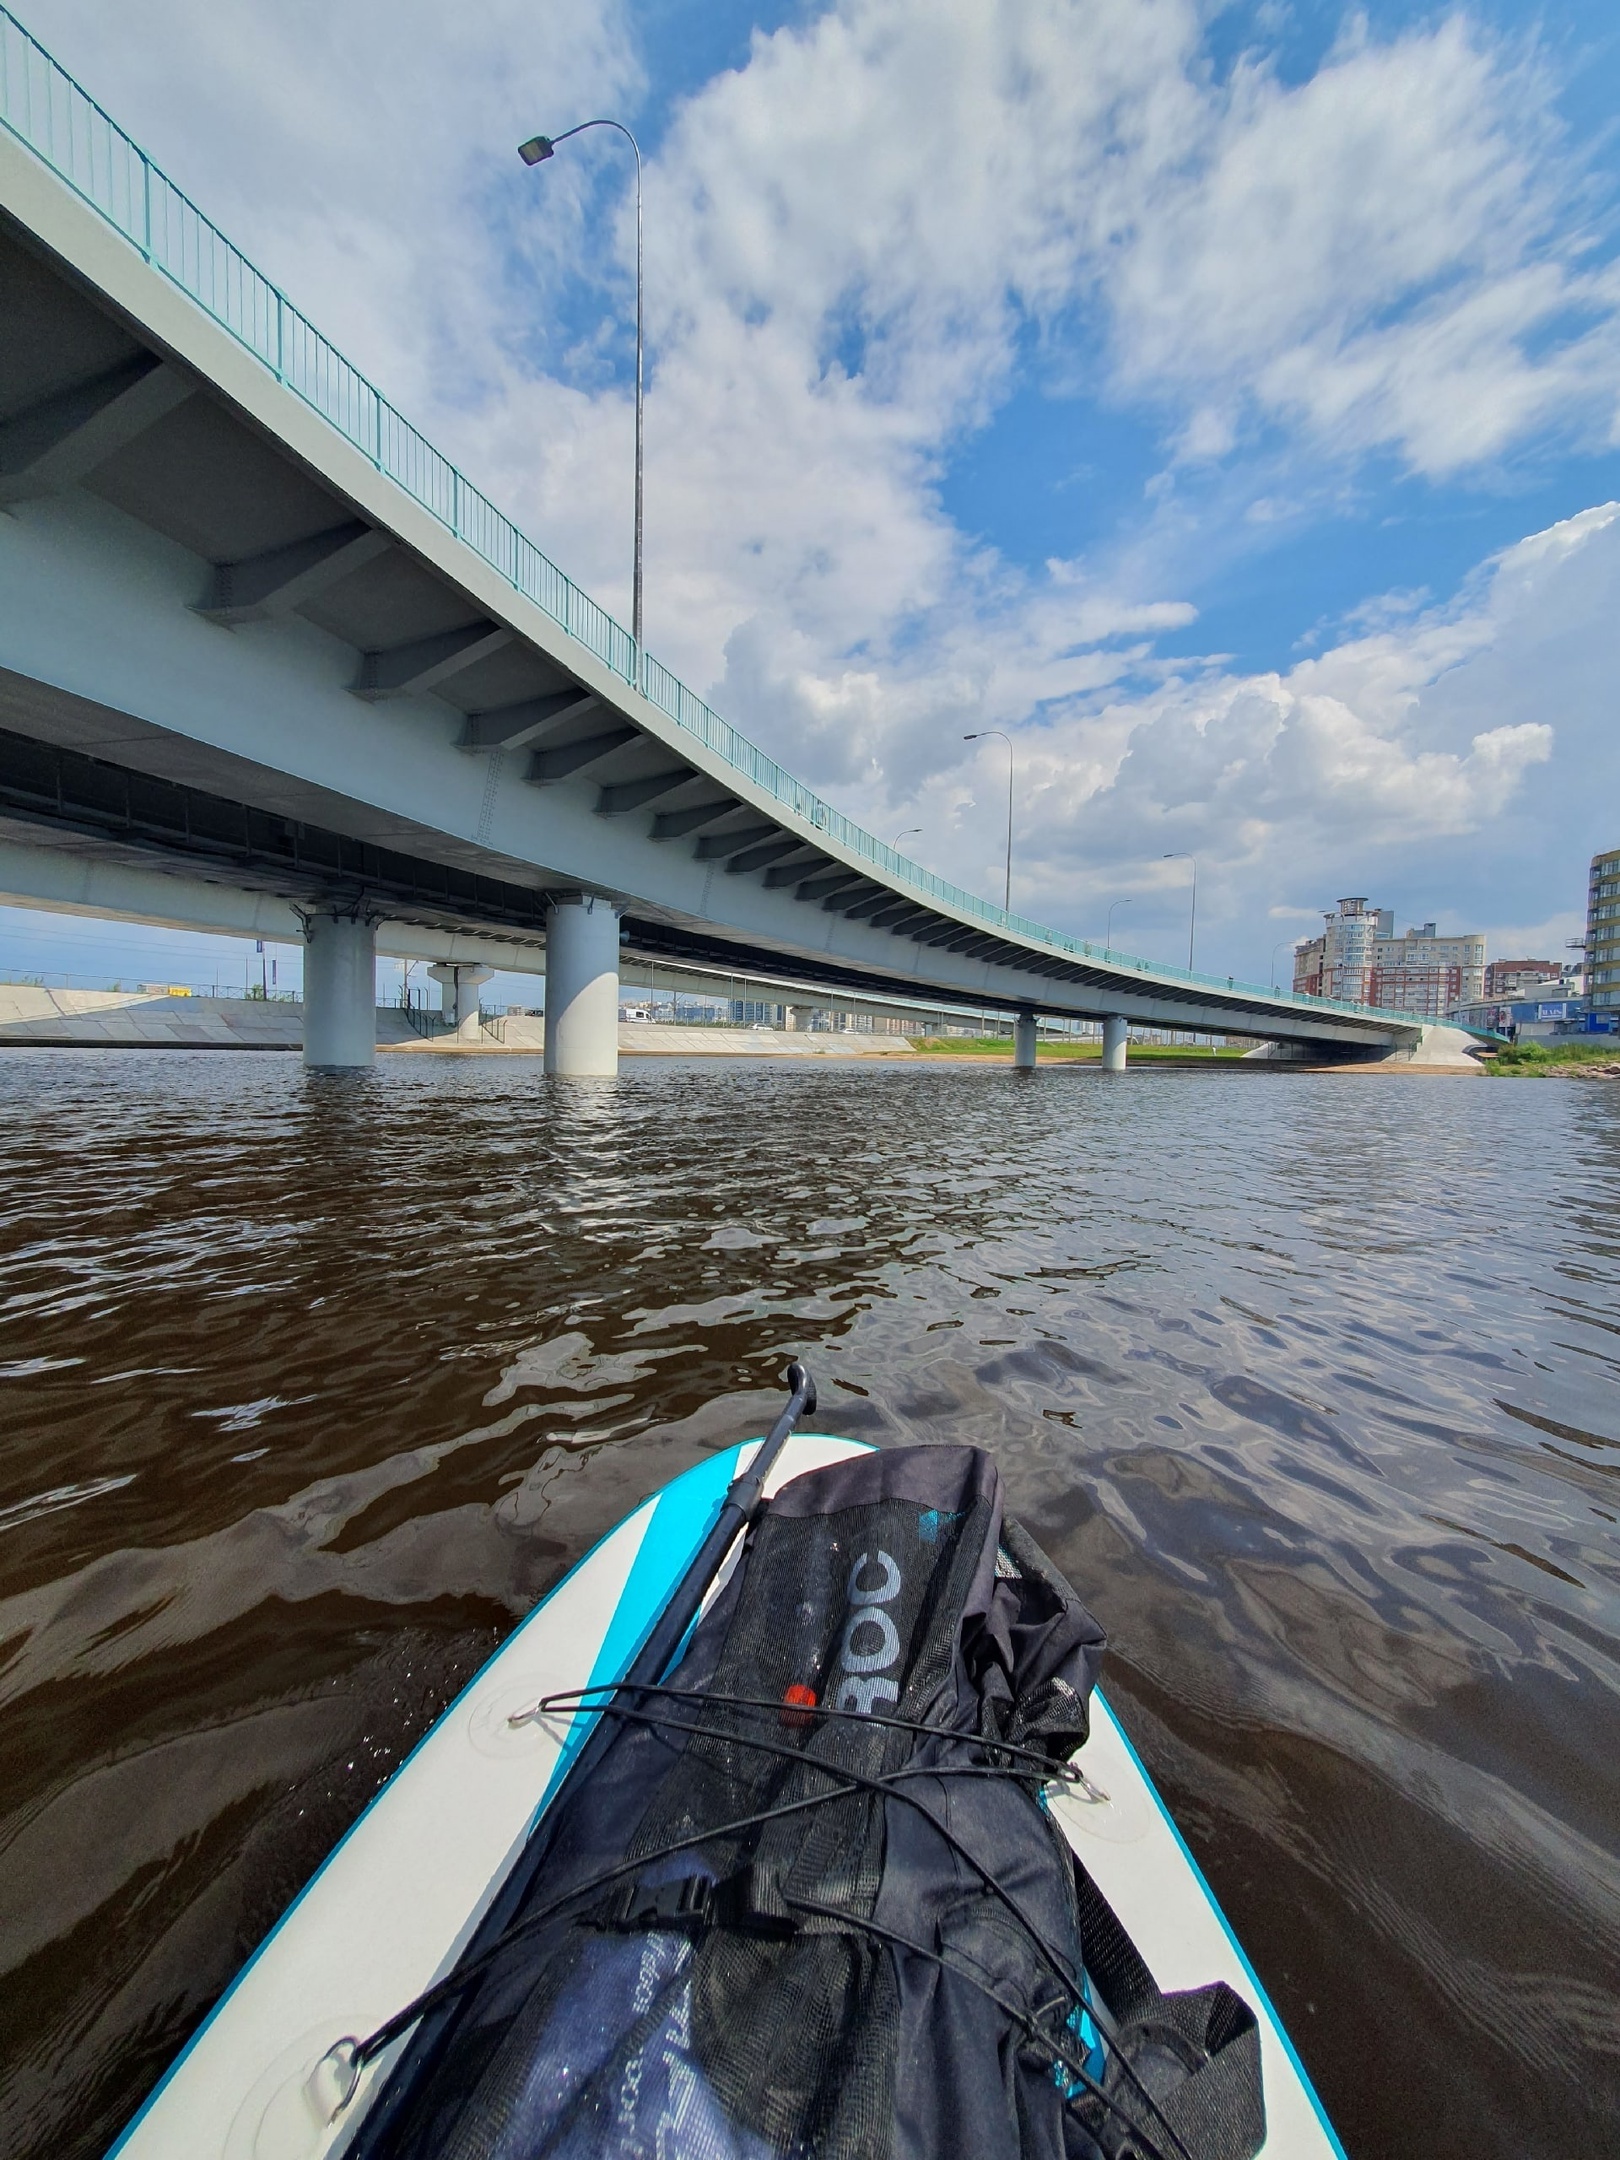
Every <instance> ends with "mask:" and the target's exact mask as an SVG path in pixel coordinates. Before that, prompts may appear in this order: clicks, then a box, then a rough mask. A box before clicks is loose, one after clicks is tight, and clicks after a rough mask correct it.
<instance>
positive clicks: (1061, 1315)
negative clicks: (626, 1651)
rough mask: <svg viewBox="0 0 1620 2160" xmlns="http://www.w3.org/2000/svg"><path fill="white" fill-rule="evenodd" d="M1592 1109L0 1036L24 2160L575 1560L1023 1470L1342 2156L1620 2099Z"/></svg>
mask: <svg viewBox="0 0 1620 2160" xmlns="http://www.w3.org/2000/svg"><path fill="white" fill-rule="evenodd" d="M1617 1203H1620V1090H1616V1089H1613V1088H1609V1087H1606V1086H1605V1085H1603V1084H1602V1083H1589V1084H1584V1085H1583V1084H1578V1083H1568V1084H1559V1083H1553V1082H1546V1083H1542V1084H1529V1083H1526V1084H1519V1085H1510V1084H1502V1083H1496V1084H1492V1083H1484V1082H1476V1081H1467V1080H1434V1079H1421V1078H1416V1077H1413V1076H1399V1077H1397V1076H1388V1075H1367V1074H1352V1075H1344V1076H1310V1075H1289V1074H1283V1073H1274V1074H1259V1073H1253V1072H1250V1073H1176V1072H1158V1073H1149V1072H1143V1073H1140V1074H1137V1075H1133V1076H1129V1077H1128V1078H1127V1079H1126V1080H1125V1081H1123V1082H1110V1081H1108V1080H1106V1079H1103V1078H1101V1077H1100V1076H1099V1075H1097V1074H1095V1073H1083V1072H1074V1071H1067V1072H1065V1071H1061V1070H1054V1071H1043V1072H1040V1073H1037V1074H1035V1075H1033V1076H1027V1075H1025V1076H1020V1075H1015V1074H1013V1073H1011V1072H1008V1071H1006V1070H996V1069H988V1068H977V1069H972V1070H957V1071H950V1070H946V1071H941V1070H939V1069H938V1068H937V1067H921V1068H919V1067H883V1068H879V1069H872V1068H868V1067H837V1066H829V1067H823V1068H818V1069H816V1070H814V1071H808V1072H807V1071H804V1070H802V1069H799V1068H797V1067H790V1066H780V1067H764V1068H762V1067H760V1066H757V1065H753V1064H750V1065H748V1066H741V1065H739V1066H738V1067H736V1068H732V1067H729V1066H727V1065H725V1064H717V1063H714V1062H709V1061H705V1062H703V1063H702V1064H700V1065H694V1066H684V1065H679V1064H674V1063H669V1064H665V1063H661V1062H656V1061H653V1062H646V1063H637V1064H635V1065H633V1066H630V1067H627V1069H626V1071H625V1073H624V1076H623V1077H622V1078H621V1079H620V1080H619V1081H617V1082H574V1083H566V1082H562V1083H558V1082H546V1081H544V1080H543V1079H542V1078H541V1077H540V1075H539V1074H538V1072H537V1071H536V1069H535V1068H534V1067H533V1066H532V1065H530V1064H529V1063H528V1062H527V1061H522V1062H518V1061H514V1062H512V1063H510V1064H508V1063H497V1062H495V1061H490V1062H488V1063H458V1064H455V1065H450V1064H448V1063H438V1062H435V1063H433V1064H432V1065H427V1064H426V1063H420V1064H419V1063H415V1062H406V1061H404V1060H396V1061H393V1062H391V1063H389V1064H388V1065H387V1066H386V1068H385V1069H383V1070H380V1071H379V1072H378V1073H377V1074H376V1075H375V1076H373V1077H371V1078H368V1079H362V1080H355V1081H348V1082H314V1083H311V1082H307V1081H306V1080H305V1079H304V1077H303V1075H302V1074H301V1073H300V1072H299V1070H298V1069H297V1068H296V1066H295V1065H294V1064H293V1062H292V1060H290V1059H288V1060H286V1061H283V1060H281V1059H271V1058H260V1057H252V1058H250V1057H242V1058H236V1057H230V1056H218V1057H209V1058H206V1059H204V1058H196V1059H190V1058H184V1057H180V1056H176V1055H174V1054H172V1053H170V1054H154V1055H150V1056H148V1055H143V1054H131V1055H115V1054H111V1053H105V1052H103V1053H99V1054H97V1053H91V1054H87V1055H83V1056H80V1055H77V1054H72V1053H52V1052H33V1053H28V1052H20V1053H17V1052H14V1053H8V1054H5V1055H3V1056H0V1321H3V1326H0V1422H3V1429H4V1433H5V1445H4V1449H3V1451H0V1700H3V1712H0V2036H3V2037H0V2047H4V2049H5V2051H6V2061H5V2075H4V2079H3V2091H0V2150H3V2151H4V2152H6V2153H7V2154H8V2155H15V2156H18V2160H21V2156H24V2155H27V2156H34V2155H38V2156H41V2160H43V2156H44V2155H47V2154H48V2155H51V2156H52V2160H56V2156H60V2155H70V2154H71V2155H78V2154H85V2155H90V2154H96V2153H99V2152H100V2151H101V2150H102V2149H103V2147H104V2145H105V2143H106V2142H107V2140H108V2138H109V2137H110V2135H111V2134H112V2132H113V2131H114V2130H115V2129H116V2127H117V2125H118V2124H119V2123H120V2122H121V2121H122V2120H123V2118H124V2117H125V2116H126V2115H127V2113H128V2112H129V2110H130V2109H131V2108H132V2106H133V2105H134V2104H135V2103H136V2101H137V2100H138V2099H139V2097H140V2096H141V2094H142V2093H143V2091H144V2090H145V2089H146V2087H147V2086H148V2085H149V2084H150V2082H151V2081H152V2080H153V2079H154V2078H155V2076H156V2075H157V2074H158V2073H159V2072H160V2070H161V2069H162V2066H163V2064H164V2063H165V2062H166V2061H167V2060H168V2059H169V2057H170V2056H171V2055H172V2053H173V2051H174V2049H175V2047H176V2045H177V2044H178V2042H179V2041H180V2040H181V2039H182V2038H183V2037H184V2035H185V2033H186V2031H187V2030H188V2029H189V2027H190V2026H191V2025H192V2024H193V2023H194V2022H195V2021H196V2019H197V2017H198V2016H199V2014H200V2013H201V2012H202V2011H203V2010H204V2009H205V2008H206V2007H207V2005H208V2003H209V2002H210V2001H211V2000H212V1998H213V1997H214V1995H215V1994H216V1993H217V1992H218V1990H219V1989H220V1987H221V1986H222V1985H223V1984H224V1983H225V1981H226V1980H227V1979H228V1978H229V1977H230V1975H231V1973H232V1972H233V1971H234V1969H235V1967H236V1966H237V1964H238V1963H239V1962H240V1960H241V1958H242V1956H243V1955H244V1953H245V1952H246V1951H247V1949H248V1948H249V1947H250V1946H251V1945H252V1943H253V1942H254V1941H255V1940H256V1939H257V1937H258V1936H259V1935H260V1934H262V1932H263V1931H264V1929H265V1928H266V1927H267V1926H268V1925H269V1924H270V1922H271V1920H272V1919H273V1918H274V1916H275V1915H276V1913H277V1912H278V1911H279V1910H280V1908H281V1907H282V1905H283V1904H284V1903H285V1902H286V1900H287V1899H288V1898H289V1897H290V1895H291V1894H292V1893H293V1891H294V1890H295V1889H296V1888H297V1886H298V1885H299V1883H300V1882H301V1881H302V1880H303V1879H304V1878H305V1876H306V1875H307V1874H308V1872H309V1871H310V1869H311V1868H312V1867H313V1866H314V1865H315V1863H316V1862H317V1861H318V1860H319V1858H320V1857H321V1855H322V1854H323V1853H324V1852H325V1851H326V1850H327V1848H328V1847H329V1846H330V1844H331V1843H332V1841H333V1840H334V1839H335V1838H336V1836H337V1835H338V1834H339V1832H340V1831H341V1830H342V1828H343V1826H344V1825H345V1824H346V1823H347V1822H348V1821H349V1820H350V1819H351V1818H352V1817H353V1815H354V1814H355V1812H356V1811H357V1810H358V1809H359V1808H360V1807H361V1806H362V1805H363V1804H364V1802H365V1800H366V1799H367V1798H368V1797H369V1795H370V1794H371V1793H372V1792H373V1791H374V1790H375V1789H376V1787H377V1785H378V1784H379V1782H380V1781H381V1780H382V1778H383V1777H384V1776H385V1775H386V1774H387V1772H388V1771H389V1770H390V1768H391V1767H392V1766H393V1765H394V1764H395V1763H396V1762H397V1761H398V1760H399V1758H400V1756H401V1753H402V1752H403V1751H404V1750H405V1749H406V1748H407V1747H408V1746H409V1745H410V1744H411V1742H412V1741H413V1740H414V1739H415V1738H416V1737H417V1736H418V1735H419V1734H420V1733H421V1732H422V1730H423V1729H424V1727H425V1726H426V1725H427V1724H428V1722H429V1721H430V1720H431V1719H432V1717H433V1716H434V1714H435V1712H436V1711H437V1709H438V1708H439V1707H440V1706H442V1704H443V1703H444V1702H445V1701H446V1700H447V1699H448V1697H449V1696H450V1694H451V1693H452V1692H453V1691H454V1690H455V1689H456V1688H457V1687H458V1686H459V1685H460V1684H461V1683H462V1681H463V1680H465V1678H466V1677H467V1676H468V1674H469V1673H470V1672H471V1671H472V1670H473V1669H474V1668H475V1667H476V1666H477V1665H478V1664H479V1663H480V1662H481V1660H482V1659H483V1658H484V1657H486V1656H487V1655H488V1653H489V1651H490V1650H491V1649H492V1648H493V1646H494V1645H495V1643H496V1642H497V1641H498V1639H499V1638H500V1636H501V1634H502V1633H503V1632H504V1630H505V1629H507V1628H508V1627H510V1625H511V1624H512V1622H513V1621H514V1620H515V1619H516V1618H517V1617H518V1616H519V1615H520V1614H521V1613H523V1612H524V1611H525V1610H526V1609H527V1608H528V1606H529V1605H530V1604H531V1603H532V1601H533V1600H534V1599H535V1598H536V1597H537V1596H538V1595H539V1594H540V1593H541V1592H542V1591H543V1590H544V1589H545V1588H546V1587H547V1585H548V1584H549V1583H550V1582H552V1581H553V1580H554V1579H555V1578H556V1577H557V1575H558V1574H559V1573H560V1572H561V1570H562V1569H563V1568H564V1567H565V1566H566V1565H567V1564H568V1563H569V1562H570V1561H572V1560H573V1559H574V1558H575V1557H576V1556H577V1555H578V1554H579V1553H580V1552H581V1550H582V1549H583V1548H584V1547H585V1546H586V1545H587V1544H589V1542H590V1541H591V1540H592V1539H594V1538H595V1537H596V1536H598V1535H599V1534H600V1533H601V1532H602V1531H603V1530H604V1529H606V1528H607V1527H608V1526H609V1524H611V1523H612V1522H613V1521H614V1520H615V1519H617V1517H618V1516H619V1515H621V1514H622V1513H623V1512H624V1511H625V1509H626V1508H627V1507H628V1506H630V1505H631V1504H632V1503H633V1502H634V1501H635V1500H636V1499H638V1498H639V1497H640V1496H641V1495H642V1494H644V1493H646V1492H647V1491H649V1490H650V1489H651V1488H652V1487H654V1486H655V1485H658V1484H660V1483H662V1482H663V1481H664V1480H665V1479H666V1478H668V1477H670V1476H672V1475H673V1474H674V1473H675V1472H676V1471H678V1470H680V1469H682V1468H684V1467H685V1466H686V1465H687V1464H688V1463H690V1462H692V1461H693V1460H695V1459H696V1458H697V1457H698V1455H700V1454H701V1453H702V1452H703V1451H704V1450H705V1449H708V1448H712V1447H716V1446H720V1445H723V1444H726V1443H729V1442H730V1441H732V1440H734V1439H736V1438H739V1437H742V1436H744V1435H746V1434H747V1433H749V1432H750V1431H755V1430H758V1429H759V1428H760V1426H761V1423H762V1420H764V1418H765V1417H766V1416H767V1415H768V1413H769V1412H770V1411H771V1409H772V1407H773V1405H774V1403H775V1401H776V1400H777V1399H778V1398H777V1396H776V1393H775V1389H776V1380H777V1376H778V1375H779V1374H780V1372H781V1370H782V1367H783V1365H784V1363H785V1361H786V1359H787V1358H788V1356H789V1355H790V1354H795V1353H802V1354H803V1355H804V1356H805V1357H806V1358H807V1360H808V1361H809V1362H810V1363H811V1365H812V1367H813V1369H814V1370H815V1371H816V1373H817V1375H818V1378H819V1379H820V1381H821V1384H822V1400H823V1405H824V1411H823V1415H822V1417H821V1419H820V1420H819V1422H820V1423H821V1424H822V1425H823V1426H825V1427H826V1428H827V1429H829V1430H835V1431H844V1432H850V1433H854V1434H857V1435H859V1436H862V1437H867V1438H872V1439H877V1440H880V1441H890V1442H897V1441H911V1440H923V1439H938V1440H950V1441H973V1442H977V1443H979V1444H982V1445H984V1446H986V1447H989V1448H991V1449H992V1450H993V1451H994V1452H995V1454H996V1456H997V1457H998V1459H999V1460H1000V1462H1001V1464H1002V1467H1003V1470H1004V1472H1005V1474H1006V1476H1007V1478H1008V1481H1009V1484H1010V1487H1011V1491H1012V1496H1013V1503H1014V1505H1015V1506H1016V1507H1017V1508H1018V1510H1019V1511H1020V1513H1021V1514H1022V1515H1023V1516H1024V1517H1025V1519H1026V1520H1027V1521H1028V1523H1029V1525H1030V1527H1031V1528H1032V1529H1033V1530H1034V1532H1035V1534H1036V1535H1037V1536H1038V1537H1039V1538H1040V1539H1041V1540H1042V1541H1043V1542H1044V1543H1045V1544H1046V1545H1047V1546H1048V1547H1049V1549H1050V1550H1051V1551H1052V1552H1053V1553H1054V1555H1055V1556H1056V1557H1057V1559H1058V1560H1059V1561H1060V1562H1061V1564H1062V1565H1063V1566H1064V1568H1065V1569H1066V1570H1067V1572H1068V1573H1069V1575H1070V1576H1071V1577H1072V1578H1073V1580H1074V1581H1075V1583H1076V1584H1077V1585H1078V1587H1079V1588H1080V1590H1081V1592H1082V1593H1083V1595H1084V1596H1085V1597H1086V1599H1087V1601H1088V1602H1089V1603H1090V1604H1091V1605H1092V1606H1093V1607H1094V1608H1095V1609H1096V1610H1097V1612H1098V1613H1099V1614H1100V1615H1101V1616H1102V1617H1103V1619H1104V1620H1105V1621H1106V1623H1107V1625H1108V1628H1109V1631H1110V1634H1111V1636H1112V1639H1113V1645H1114V1648H1113V1653H1112V1657H1111V1661H1110V1667H1109V1672H1108V1675H1107V1678H1106V1685H1107V1687H1108V1690H1109V1693H1110V1696H1111V1699H1112V1700H1113V1702H1114V1704H1115V1705H1116V1707H1117V1708H1118V1709H1119V1710H1120V1712H1121V1714H1122V1715H1123V1717H1124V1720H1125V1722H1126V1724H1127V1726H1128V1727H1129V1729H1130V1731H1131V1733H1132V1735H1133V1737H1134V1738H1135V1739H1136V1741H1137V1743H1138V1745H1139V1746H1140V1748H1141V1749H1142V1752H1143V1753H1144V1755H1145V1756H1146V1758H1147V1760H1148V1763H1149V1766H1150V1767H1151V1768H1152V1770H1153V1771H1154V1773H1155V1775H1156V1776H1157V1777H1158V1779H1159V1781H1160V1783H1161V1786H1162V1788H1163V1789H1164V1791H1165V1794H1166V1797H1167V1798H1168V1799H1169V1801H1170V1802H1171V1804H1172V1805H1173V1807H1174V1808H1175V1810H1176V1813H1177V1815H1178V1817H1179V1819H1180V1821H1181V1823H1182V1825H1183V1827H1184V1829H1185V1831H1186V1834H1187V1836H1188V1838H1189V1840H1190V1841H1191V1843H1192V1845H1193V1848H1194V1850H1195V1852H1196V1853H1197V1854H1198V1857H1199V1858H1200V1860H1201V1861H1202V1862H1203V1864H1204V1866H1205V1868H1206V1870H1207V1872H1208V1873H1209V1875H1210V1876H1211V1878H1212V1880H1213V1882H1214V1884H1215V1887H1216V1889H1217V1891H1218V1893H1219V1894H1220V1896H1221V1897H1222V1899H1223V1901H1224V1902H1225V1904H1226V1907H1227V1910H1228V1912H1229V1913H1230V1914H1231V1916H1232V1918H1233V1920H1234V1921H1235V1923H1236V1925H1237V1926H1238V1928H1239V1931H1240V1932H1241V1933H1242V1935H1243V1936H1244V1938H1245V1941H1246V1942H1247V1944H1248V1946H1249V1948H1250V1950H1251V1952H1252V1954H1253V1956H1254V1959H1255V1962H1256V1964H1257V1965H1258V1967H1259V1969H1260V1972H1261V1974H1262V1977H1263V1978H1264V1979H1265V1980H1266V1982H1267V1984H1268V1985H1269V1986H1270V1988H1271V1989H1272V1991H1273V1994H1274V1996H1275V1997H1276V2000H1277V2002H1278V2006H1279V2008H1280V2009H1281V2011H1282V2013H1283V2015H1284V2017H1285V2019H1286V2020H1287V2022H1288V2023H1289V2025H1290V2026H1291V2028H1292V2030H1293V2032H1294V2034H1295V2037H1296V2038H1297V2040H1298V2042H1299V2045H1300V2047H1301V2050H1302V2052H1303V2054H1304V2056H1305V2058H1306V2061H1307V2063H1308V2064H1309V2066H1310V2068H1311V2070H1312V2071H1313V2073H1314V2074H1315V2076H1316V2078H1317V2079H1318V2082H1319V2084H1320V2086H1321V2089H1322V2092H1323V2095H1324V2098H1325V2099H1326V2101H1327V2103H1328V2105H1329V2107H1330V2109H1331V2111H1332V2112H1333V2113H1334V2115H1335V2117H1336V2119H1337V2120H1338V2122H1339V2123H1340V2125H1341V2128H1342V2130H1343V2133H1344V2136H1345V2140H1346V2143H1347V2144H1348V2146H1349V2147H1350V2150H1351V2152H1352V2154H1354V2155H1356V2156H1357V2160H1363V2156H1366V2160H1371V2156H1374V2155H1382V2154H1404V2153H1414V2154H1419V2153H1421V2154H1423V2155H1425V2156H1433V2160H1441V2156H1451V2155H1456V2156H1457V2160H1464V2156H1467V2160H1478V2156H1479V2155H1481V2154H1485V2153H1514V2154H1534V2155H1542V2154H1545V2155H1549V2156H1550V2155H1555V2154H1556V2155H1559V2156H1561V2160H1563V2156H1568V2155H1571V2154H1574V2153H1577V2152H1579V2153H1588V2152H1596V2151H1598V2150H1600V2149H1602V2148H1603V2146H1604V2144H1605V2141H1606V2139H1607V2137H1608V2135H1609V2108H1610V2103H1611V2102H1612V2098H1613V2095H1614V2092H1615V2090H1616V2087H1617V2085H1620V2060H1617V2058H1620V2037H1617V2028H1616V2021H1615V2015H1614V2002H1615V1997H1616V1992H1617V1990H1620V1868H1617V1867H1616V1855H1615V1814H1616V1810H1615V1789H1616V1772H1615V1764H1616V1762H1617V1761H1620V1704H1617V1699H1616V1680H1617V1668H1616V1649H1617V1637H1620V1625H1617V1623H1620V1597H1617V1577H1620V1570H1617V1533H1616V1527H1615V1524H1616V1516H1617V1515H1620V1389H1617V1386H1616V1379H1617V1360H1620V1297H1617V1296H1616V1281H1617V1276H1620V1264H1617V1262H1620V1229H1617V1224H1620V1206H1617Z"/></svg>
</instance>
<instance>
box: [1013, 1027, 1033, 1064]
mask: <svg viewBox="0 0 1620 2160" xmlns="http://www.w3.org/2000/svg"><path fill="white" fill-rule="evenodd" d="M1013 1070H1014V1072H1033V1071H1034V1070H1035V1015H1034V1014H1033V1013H1019V1015H1018V1016H1017V1018H1016V1019H1015V1020H1014V1022H1013Z"/></svg>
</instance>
